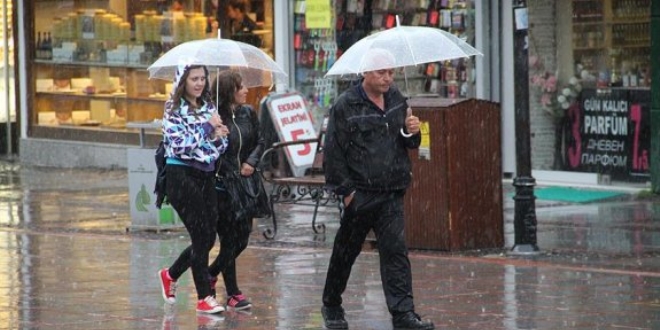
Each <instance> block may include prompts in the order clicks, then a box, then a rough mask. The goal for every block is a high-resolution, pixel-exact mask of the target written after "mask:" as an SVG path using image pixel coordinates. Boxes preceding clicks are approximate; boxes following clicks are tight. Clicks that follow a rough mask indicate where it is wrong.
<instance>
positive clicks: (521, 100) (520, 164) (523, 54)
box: [510, 0, 539, 255]
mask: <svg viewBox="0 0 660 330" xmlns="http://www.w3.org/2000/svg"><path fill="white" fill-rule="evenodd" d="M512 1H513V14H514V15H513V21H514V27H513V48H514V50H513V51H514V70H513V71H514V73H513V77H514V84H515V87H514V99H515V101H514V106H515V123H516V125H515V126H516V135H515V136H516V177H515V178H514V179H513V186H514V187H515V188H516V194H515V196H514V197H513V200H514V202H515V204H514V206H515V210H514V212H515V213H514V220H513V226H514V236H515V242H514V246H513V248H512V249H511V252H510V253H512V254H526V255H527V254H537V253H538V251H539V248H538V246H537V245H536V210H535V199H536V197H534V186H535V185H536V180H534V178H533V177H532V160H531V147H530V144H531V143H530V124H529V60H528V54H529V45H528V38H527V29H528V23H527V4H526V1H525V0H512Z"/></svg>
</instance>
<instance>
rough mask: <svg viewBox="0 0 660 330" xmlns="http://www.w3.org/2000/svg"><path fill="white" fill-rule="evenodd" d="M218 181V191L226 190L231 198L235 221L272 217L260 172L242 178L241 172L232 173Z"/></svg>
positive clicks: (219, 178)
mask: <svg viewBox="0 0 660 330" xmlns="http://www.w3.org/2000/svg"><path fill="white" fill-rule="evenodd" d="M217 179H218V182H217V184H218V189H219V190H225V191H226V192H227V194H229V196H230V198H231V211H232V212H234V216H235V219H245V218H267V217H269V216H270V215H271V213H272V210H271V207H270V201H269V200H268V194H267V193H266V188H265V187H264V184H263V182H262V181H261V175H260V174H259V173H258V172H254V173H253V174H252V175H250V176H242V175H241V174H240V172H238V171H232V172H230V173H228V174H225V175H223V176H220V177H218V178H217ZM220 211H222V210H220Z"/></svg>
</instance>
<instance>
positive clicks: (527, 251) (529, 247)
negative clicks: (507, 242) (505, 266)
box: [507, 244, 541, 256]
mask: <svg viewBox="0 0 660 330" xmlns="http://www.w3.org/2000/svg"><path fill="white" fill-rule="evenodd" d="M540 253H541V252H540V251H539V247H538V246H536V245H535V244H516V245H514V246H513V248H512V249H511V251H509V252H507V254H508V255H514V256H536V255H539V254H540Z"/></svg>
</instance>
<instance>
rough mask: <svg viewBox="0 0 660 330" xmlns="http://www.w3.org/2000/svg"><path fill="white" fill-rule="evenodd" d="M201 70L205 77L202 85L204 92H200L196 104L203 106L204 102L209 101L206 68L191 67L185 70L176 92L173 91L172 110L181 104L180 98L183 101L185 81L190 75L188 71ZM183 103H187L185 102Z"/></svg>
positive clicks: (207, 72) (200, 66)
mask: <svg viewBox="0 0 660 330" xmlns="http://www.w3.org/2000/svg"><path fill="white" fill-rule="evenodd" d="M199 68H202V69H204V76H205V77H206V83H205V84H204V90H203V91H202V95H200V96H199V97H198V98H197V104H200V105H202V104H204V103H205V102H207V101H209V100H211V92H210V87H209V70H208V69H207V68H206V66H204V65H191V66H189V67H187V68H186V71H185V72H184V73H183V75H182V76H181V79H180V80H179V84H178V85H177V86H176V90H175V91H174V94H172V105H173V107H172V109H178V108H179V107H180V106H181V104H180V102H181V98H183V99H184V100H185V98H184V97H183V95H185V92H186V80H187V79H188V76H189V75H190V71H191V70H193V69H199ZM185 102H188V101H187V100H186V101H185Z"/></svg>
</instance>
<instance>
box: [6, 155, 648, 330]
mask: <svg viewBox="0 0 660 330" xmlns="http://www.w3.org/2000/svg"><path fill="white" fill-rule="evenodd" d="M505 196H506V194H505ZM311 211H312V210H311V208H309V207H305V206H292V205H287V206H279V208H278V214H279V215H280V226H279V231H278V235H277V237H276V239H275V240H274V241H268V240H266V239H264V238H263V236H262V235H261V232H262V231H263V230H265V229H266V228H268V225H269V223H268V220H261V219H260V220H256V228H255V231H254V233H253V234H252V237H251V242H250V246H249V247H248V249H247V250H246V251H245V252H244V253H243V255H241V257H240V258H239V259H238V273H239V285H240V287H241V289H242V290H243V292H244V293H246V295H247V296H248V297H249V298H250V299H251V300H252V302H253V303H254V305H255V306H254V307H253V308H252V309H251V311H250V312H247V313H242V312H226V313H223V314H221V315H220V316H219V317H207V316H203V315H197V314H196V313H195V311H194V303H195V299H196V295H195V290H194V287H193V284H192V279H191V276H190V275H188V274H186V275H184V276H183V277H182V279H181V280H180V282H181V284H180V288H179V291H178V292H179V294H178V297H177V298H178V301H177V304H176V305H174V306H168V305H165V304H163V300H162V297H161V295H160V292H159V286H158V283H157V282H156V277H155V274H156V271H157V270H158V269H159V268H161V267H163V266H166V265H169V264H170V263H171V262H172V261H173V260H174V258H175V257H176V256H177V255H178V253H179V252H180V251H181V250H182V249H183V248H184V247H185V246H186V245H187V234H186V233H185V231H183V230H174V231H166V232H157V233H156V232H147V231H139V232H138V231H131V232H127V231H126V228H128V227H129V226H130V225H131V220H130V217H129V213H128V212H129V211H128V180H127V174H126V173H125V171H121V170H120V171H112V170H80V169H77V170H63V169H50V168H28V167H22V166H20V165H19V164H17V163H11V162H0V297H3V298H2V299H0V329H322V328H323V327H322V323H323V322H322V318H321V314H320V306H321V302H320V297H321V292H322V289H323V283H324V280H325V272H326V269H327V265H328V260H329V258H330V252H331V245H332V239H333V237H334V233H335V231H336V229H337V225H338V224H337V220H336V218H337V213H336V211H335V210H334V209H333V208H323V209H321V212H320V214H319V221H320V222H323V223H325V224H326V226H327V232H326V233H325V234H314V233H313V231H312V229H311V224H310V219H311ZM536 214H537V218H538V222H539V226H538V232H537V235H538V245H539V247H540V248H541V252H540V253H539V254H538V255H536V256H533V257H529V256H527V257H520V256H512V255H509V254H508V253H507V251H508V250H509V249H510V247H511V246H512V245H513V204H512V202H511V201H509V200H508V199H507V201H506V203H505V209H504V215H505V227H504V228H505V242H506V243H505V247H504V248H502V249H493V250H482V251H463V252H452V253H449V252H442V251H419V250H413V251H411V252H410V259H411V263H412V268H413V281H414V296H415V303H416V309H417V312H418V313H420V314H421V315H423V316H424V317H425V318H431V319H432V320H434V321H435V323H436V326H437V328H438V329H507V330H509V329H660V222H659V221H658V219H659V216H660V201H656V200H655V199H647V200H637V199H635V198H633V196H627V197H626V198H621V199H618V200H613V201H608V202H602V203H591V204H570V203H542V202H539V203H537V210H536ZM216 253H217V248H216V249H214V251H212V254H213V255H215V254H216ZM378 270H379V267H378V255H377V253H376V251H375V250H374V249H372V248H369V246H365V250H364V252H363V253H362V254H361V255H360V257H359V258H358V261H357V263H356V264H355V266H354V268H353V272H352V275H351V279H350V281H349V286H348V289H347V292H346V293H345V295H344V308H345V309H346V311H347V320H348V322H349V324H350V327H351V329H383V330H387V329H392V326H391V321H390V318H389V314H388V313H387V309H386V307H385V303H384V297H383V293H382V289H381V284H380V275H379V271H378ZM218 285H219V287H221V286H222V281H220V282H219V283H218ZM222 291H223V290H222V288H220V289H219V292H222Z"/></svg>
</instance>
